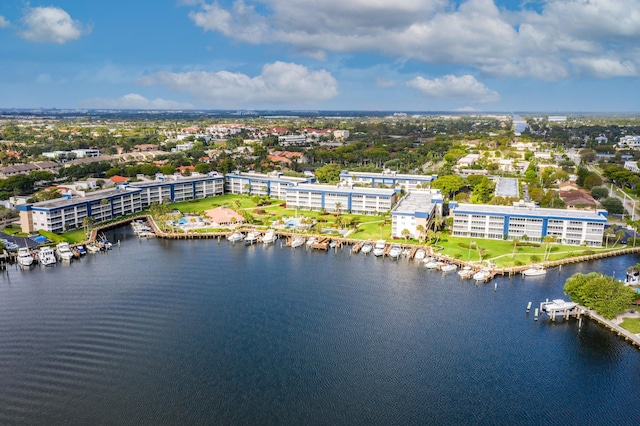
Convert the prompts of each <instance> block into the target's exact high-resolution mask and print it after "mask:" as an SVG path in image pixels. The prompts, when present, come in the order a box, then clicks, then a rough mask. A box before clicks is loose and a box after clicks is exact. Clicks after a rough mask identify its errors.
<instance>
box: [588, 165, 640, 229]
mask: <svg viewBox="0 0 640 426" xmlns="http://www.w3.org/2000/svg"><path fill="white" fill-rule="evenodd" d="M587 169H589V171H591V172H594V173H596V174H597V175H598V176H600V177H601V178H602V182H603V183H608V184H609V196H610V197H615V198H617V199H618V200H620V201H622V206H623V207H624V209H625V211H626V212H627V213H628V214H629V217H631V220H635V218H636V217H638V218H640V215H637V214H635V213H634V211H633V210H634V207H635V206H636V203H635V201H634V199H633V198H631V197H630V196H628V195H627V196H624V195H620V194H621V193H622V194H624V192H622V190H620V189H618V187H616V186H614V184H613V183H612V182H611V181H609V180H608V179H606V178H605V177H604V176H602V173H600V171H599V170H598V169H596V168H595V167H593V166H590V165H587ZM637 204H638V207H640V203H637ZM636 211H637V209H636Z"/></svg>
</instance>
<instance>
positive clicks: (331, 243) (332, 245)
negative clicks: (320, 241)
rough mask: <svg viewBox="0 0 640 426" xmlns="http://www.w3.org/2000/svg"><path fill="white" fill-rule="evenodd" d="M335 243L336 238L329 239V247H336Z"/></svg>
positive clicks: (336, 243)
mask: <svg viewBox="0 0 640 426" xmlns="http://www.w3.org/2000/svg"><path fill="white" fill-rule="evenodd" d="M337 245H338V242H337V241H336V240H331V242H330V243H329V248H336V246H337Z"/></svg>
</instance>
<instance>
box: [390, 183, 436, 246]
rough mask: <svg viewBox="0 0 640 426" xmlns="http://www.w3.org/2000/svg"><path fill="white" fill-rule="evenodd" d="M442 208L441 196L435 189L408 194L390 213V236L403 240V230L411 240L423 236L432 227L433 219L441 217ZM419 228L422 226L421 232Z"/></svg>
mask: <svg viewBox="0 0 640 426" xmlns="http://www.w3.org/2000/svg"><path fill="white" fill-rule="evenodd" d="M442 206H443V199H442V195H441V194H440V191H438V190H437V189H434V190H430V191H412V192H410V193H409V194H407V195H406V196H405V197H404V198H402V199H401V200H400V201H399V202H398V204H397V205H396V206H395V207H394V208H393V210H392V211H391V236H392V237H394V238H404V237H405V236H404V235H402V232H403V231H404V230H405V229H406V230H407V231H409V236H410V237H411V238H418V237H420V236H424V232H426V231H427V230H429V228H431V226H432V225H433V219H434V218H435V217H437V216H442ZM419 226H422V230H421V231H420V228H418V227H419Z"/></svg>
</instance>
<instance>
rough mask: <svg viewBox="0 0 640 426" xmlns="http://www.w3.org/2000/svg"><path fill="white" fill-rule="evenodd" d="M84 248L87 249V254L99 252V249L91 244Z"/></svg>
mask: <svg viewBox="0 0 640 426" xmlns="http://www.w3.org/2000/svg"><path fill="white" fill-rule="evenodd" d="M86 247H87V253H97V252H99V251H100V247H98V246H97V245H95V244H92V243H89V244H87V245H86Z"/></svg>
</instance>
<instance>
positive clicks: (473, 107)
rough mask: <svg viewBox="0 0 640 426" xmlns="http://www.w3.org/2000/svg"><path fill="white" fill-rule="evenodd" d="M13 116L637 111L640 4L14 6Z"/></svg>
mask: <svg viewBox="0 0 640 426" xmlns="http://www.w3.org/2000/svg"><path fill="white" fill-rule="evenodd" d="M0 58H1V59H0V108H61V109H66V108H74V109H76V108H83V109H84V108H97V109H105V108H107V109H152V110H157V109H232V110H234V109H238V110H253V109H256V110H264V109H272V110H363V111H469V112H473V111H478V112H491V111H496V112H498V111H500V112H512V111H547V112H631V113H635V112H638V111H639V109H640V81H639V78H638V77H639V74H640V0H543V1H526V0H525V1H522V2H520V1H514V0H495V1H494V0H467V1H449V0H218V1H211V0H153V1H151V0H133V1H132V0H128V1H123V0H91V1H78V0H49V1H47V2H40V1H37V0H34V1H26V0H3V1H2V2H1V4H0Z"/></svg>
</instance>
